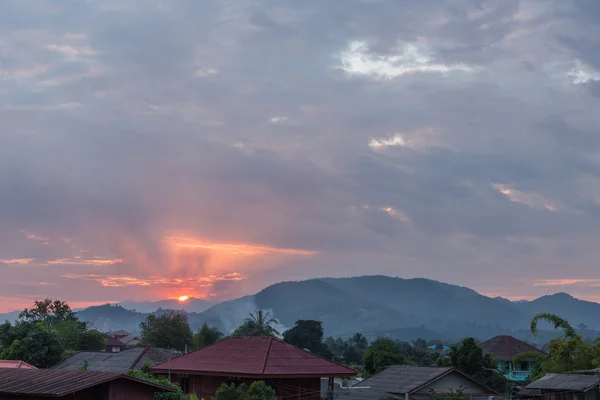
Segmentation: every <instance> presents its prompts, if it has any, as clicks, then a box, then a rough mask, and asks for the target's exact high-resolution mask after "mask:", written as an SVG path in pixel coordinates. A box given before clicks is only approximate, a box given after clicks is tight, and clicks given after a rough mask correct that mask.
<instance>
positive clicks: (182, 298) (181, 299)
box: [179, 296, 189, 301]
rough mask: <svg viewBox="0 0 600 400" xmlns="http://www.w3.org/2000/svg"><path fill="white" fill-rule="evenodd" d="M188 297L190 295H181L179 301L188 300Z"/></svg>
mask: <svg viewBox="0 0 600 400" xmlns="http://www.w3.org/2000/svg"><path fill="white" fill-rule="evenodd" d="M187 299H189V297H187V296H179V301H186V300H187Z"/></svg>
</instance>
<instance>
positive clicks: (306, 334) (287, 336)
mask: <svg viewBox="0 0 600 400" xmlns="http://www.w3.org/2000/svg"><path fill="white" fill-rule="evenodd" d="M283 340H284V341H285V342H286V343H289V344H291V345H293V346H297V347H300V348H302V349H306V350H308V351H310V352H312V353H315V354H318V355H320V356H323V357H326V358H329V359H331V358H333V352H332V351H331V350H330V349H329V348H328V347H327V345H325V343H323V323H322V322H321V321H313V320H298V321H296V325H295V326H294V327H293V328H291V329H288V330H287V331H285V332H284V333H283Z"/></svg>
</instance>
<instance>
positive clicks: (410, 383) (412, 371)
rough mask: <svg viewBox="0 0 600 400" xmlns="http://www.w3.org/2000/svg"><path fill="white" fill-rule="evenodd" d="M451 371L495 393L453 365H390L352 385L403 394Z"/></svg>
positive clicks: (487, 391)
mask: <svg viewBox="0 0 600 400" xmlns="http://www.w3.org/2000/svg"><path fill="white" fill-rule="evenodd" d="M452 372H454V373H457V374H460V375H462V376H464V377H465V378H467V379H469V380H471V381H473V383H474V384H476V385H477V387H479V388H482V389H485V390H486V392H484V393H489V394H492V393H495V392H494V390H492V389H490V388H488V387H486V386H485V385H484V384H482V383H480V382H478V381H476V380H475V379H473V378H472V377H470V376H468V375H467V374H465V373H463V372H461V371H459V370H458V369H456V368H454V367H419V366H416V365H391V366H389V367H387V368H386V369H384V370H383V371H381V372H379V373H377V374H375V375H373V376H371V377H370V378H367V379H365V380H363V381H362V382H360V383H357V384H356V385H354V387H369V388H371V389H373V390H374V391H379V392H385V393H389V394H398V395H404V394H406V393H409V394H410V393H413V392H416V391H418V390H421V389H422V388H423V387H426V386H427V385H428V384H429V383H431V382H432V381H434V380H436V379H439V378H441V377H443V376H444V375H447V374H449V373H452Z"/></svg>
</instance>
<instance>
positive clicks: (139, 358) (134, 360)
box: [52, 346, 177, 374]
mask: <svg viewBox="0 0 600 400" xmlns="http://www.w3.org/2000/svg"><path fill="white" fill-rule="evenodd" d="M175 357H177V354H175V353H173V352H170V351H168V350H165V349H159V348H157V347H150V346H137V347H132V348H131V349H127V350H123V351H120V352H118V353H106V352H103V351H80V352H79V353H77V354H74V355H73V356H71V357H69V358H67V359H66V360H64V361H61V362H60V363H58V364H57V365H55V366H54V367H52V369H62V370H69V371H75V370H78V369H80V368H83V367H84V366H85V367H86V368H87V370H88V371H102V372H114V373H119V374H124V373H125V372H127V371H129V370H130V369H137V370H139V369H140V368H141V367H142V365H144V364H145V363H148V364H149V365H150V366H152V365H155V364H160V363H162V362H165V361H167V360H170V359H172V358H175Z"/></svg>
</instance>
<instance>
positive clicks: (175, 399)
mask: <svg viewBox="0 0 600 400" xmlns="http://www.w3.org/2000/svg"><path fill="white" fill-rule="evenodd" d="M127 375H129V376H131V377H134V378H137V379H141V380H143V381H146V382H152V383H155V384H157V385H163V386H168V387H171V388H173V389H176V392H173V393H168V392H167V393H154V400H187V399H188V396H186V395H185V394H184V393H183V392H182V391H181V388H180V387H179V386H177V385H175V384H173V383H171V382H170V381H169V379H168V378H165V377H161V376H156V375H153V374H152V373H147V372H142V371H136V370H133V369H130V370H129V371H127Z"/></svg>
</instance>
